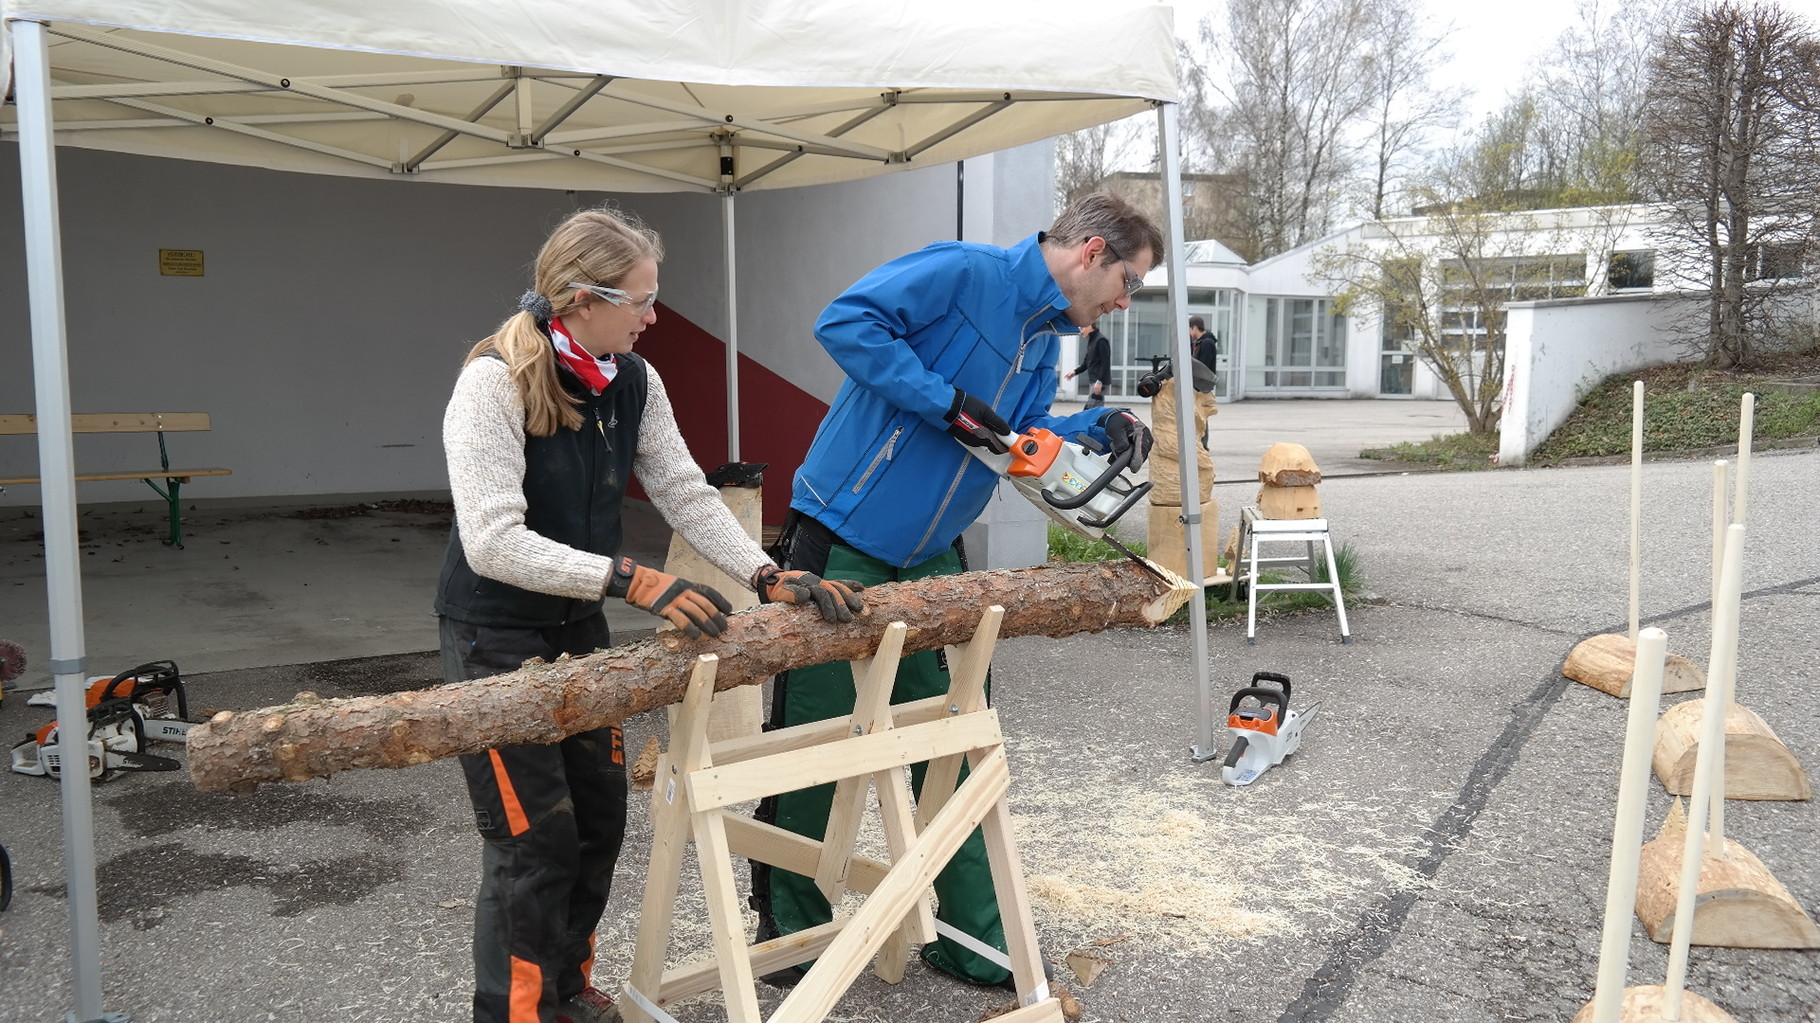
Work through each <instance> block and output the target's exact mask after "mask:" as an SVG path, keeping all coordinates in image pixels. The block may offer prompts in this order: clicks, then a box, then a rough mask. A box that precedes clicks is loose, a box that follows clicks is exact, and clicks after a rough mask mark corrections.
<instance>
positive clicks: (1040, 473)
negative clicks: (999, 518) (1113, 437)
mask: <svg viewBox="0 0 1820 1023" xmlns="http://www.w3.org/2000/svg"><path fill="white" fill-rule="evenodd" d="M999 442H1000V443H1002V444H1003V445H1004V446H1005V448H1006V450H1005V451H1003V452H994V451H992V450H991V449H989V448H983V447H969V448H968V449H967V450H968V451H970V452H972V454H973V457H975V458H977V459H979V460H980V461H982V462H984V463H986V465H987V467H988V468H990V469H991V470H992V471H993V472H996V473H998V474H999V476H1001V477H1003V478H1005V479H1008V480H1010V481H1011V482H1012V483H1014V484H1016V486H1017V489H1018V492H1019V493H1021V494H1023V495H1024V496H1025V497H1026V498H1028V499H1029V500H1030V503H1032V504H1034V505H1036V506H1037V507H1038V508H1041V509H1042V510H1043V511H1044V512H1045V513H1046V514H1047V515H1048V516H1049V517H1050V518H1052V519H1054V520H1055V521H1056V522H1058V523H1060V524H1061V525H1062V526H1064V527H1066V528H1067V529H1069V530H1072V531H1073V532H1075V533H1078V534H1080V535H1081V536H1084V537H1086V538H1088V539H1089V540H1101V541H1104V542H1105V543H1107V544H1110V545H1111V546H1112V547H1114V548H1116V549H1117V550H1118V551H1119V553H1121V554H1123V555H1125V556H1126V557H1127V558H1130V559H1131V560H1132V561H1135V562H1137V563H1138V564H1139V565H1141V566H1143V568H1144V570H1145V571H1146V572H1149V573H1150V574H1151V575H1154V576H1156V577H1157V578H1158V579H1163V575H1162V573H1161V572H1158V571H1157V570H1156V568H1155V567H1154V566H1152V565H1151V564H1150V562H1148V561H1145V560H1144V559H1143V558H1140V557H1138V556H1137V555H1136V554H1133V553H1132V552H1131V551H1130V550H1129V549H1127V548H1126V547H1125V545H1124V544H1122V543H1119V541H1118V539H1117V538H1115V537H1113V536H1110V535H1108V534H1107V530H1109V529H1111V528H1112V524H1113V523H1115V522H1117V521H1118V520H1119V519H1120V518H1122V517H1123V516H1124V514H1125V513H1126V512H1128V511H1130V510H1131V509H1132V508H1133V507H1135V506H1136V505H1137V503H1138V502H1139V501H1142V500H1143V499H1144V495H1146V494H1148V493H1150V488H1151V486H1152V484H1151V482H1150V481H1149V480H1142V481H1140V480H1138V479H1137V478H1136V477H1135V476H1134V475H1132V474H1131V473H1130V472H1129V471H1128V470H1130V468H1131V459H1132V457H1133V456H1134V455H1135V454H1136V453H1137V452H1136V449H1135V448H1126V449H1125V451H1124V452H1122V453H1121V454H1119V455H1118V456H1117V457H1113V456H1112V455H1110V454H1108V453H1106V449H1105V446H1104V445H1102V444H1100V443H1099V442H1098V441H1096V440H1094V439H1093V438H1092V437H1089V436H1088V435H1086V434H1084V433H1083V434H1079V435H1077V436H1076V437H1075V439H1074V440H1072V441H1069V440H1063V439H1062V437H1061V435H1060V434H1057V433H1055V432H1054V431H1051V430H1044V429H1040V428H1039V429H1032V430H1026V431H1025V432H1023V433H1021V434H1005V435H1004V436H1002V437H1000V438H999ZM1164 581H1165V582H1167V581H1168V580H1167V579H1164Z"/></svg>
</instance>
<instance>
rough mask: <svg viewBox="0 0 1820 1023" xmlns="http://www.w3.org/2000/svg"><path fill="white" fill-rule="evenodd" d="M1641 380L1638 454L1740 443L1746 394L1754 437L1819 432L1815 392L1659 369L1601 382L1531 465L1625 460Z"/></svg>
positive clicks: (1759, 379) (1688, 369) (1687, 369)
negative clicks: (1750, 396) (1751, 395)
mask: <svg viewBox="0 0 1820 1023" xmlns="http://www.w3.org/2000/svg"><path fill="white" fill-rule="evenodd" d="M1639 379H1640V380H1642V381H1643V450H1644V451H1645V452H1650V451H1658V452H1661V451H1685V450H1689V449H1694V448H1708V447H1719V446H1722V445H1726V444H1736V443H1737V441H1738V408H1739V404H1740V402H1741V401H1742V399H1743V396H1744V392H1746V391H1753V392H1755V393H1756V395H1757V408H1756V415H1755V422H1754V424H1753V429H1752V436H1753V438H1755V439H1756V440H1781V439H1786V438H1790V437H1811V436H1814V435H1816V434H1820V394H1787V393H1783V392H1780V391H1768V392H1765V391H1763V390H1761V387H1762V385H1763V384H1764V383H1766V382H1767V381H1768V379H1769V378H1768V377H1766V376H1764V375H1762V374H1753V373H1730V372H1720V371H1717V370H1710V369H1705V368H1702V367H1698V366H1658V367H1656V368H1654V369H1648V370H1644V371H1642V372H1640V373H1621V374H1616V375H1613V376H1609V377H1606V378H1605V379H1604V380H1602V381H1600V382H1599V385H1598V386H1597V387H1595V388H1594V389H1593V390H1592V392H1591V393H1590V394H1588V395H1587V396H1586V397H1585V398H1584V399H1583V400H1582V401H1581V402H1580V407H1579V408H1577V409H1575V410H1574V413H1573V414H1572V415H1570V416H1568V417H1567V421H1566V422H1565V423H1562V424H1561V426H1560V427H1559V428H1557V429H1556V430H1555V432H1554V433H1552V434H1549V436H1548V439H1547V440H1545V441H1543V442H1542V444H1541V445H1540V446H1539V447H1537V448H1536V450H1535V452H1534V453H1533V454H1531V455H1530V462H1531V464H1533V465H1559V464H1561V463H1562V462H1564V461H1566V460H1567V459H1570V458H1597V457H1625V456H1628V455H1629V454H1630V431H1631V423H1630V420H1631V384H1632V382H1633V381H1636V380H1639Z"/></svg>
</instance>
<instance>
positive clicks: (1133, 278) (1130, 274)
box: [1100, 238, 1144, 295]
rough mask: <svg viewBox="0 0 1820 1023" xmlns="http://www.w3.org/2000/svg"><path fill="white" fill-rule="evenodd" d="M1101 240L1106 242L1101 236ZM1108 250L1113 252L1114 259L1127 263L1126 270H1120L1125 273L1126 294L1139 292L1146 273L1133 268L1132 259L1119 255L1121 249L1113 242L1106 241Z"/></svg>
mask: <svg viewBox="0 0 1820 1023" xmlns="http://www.w3.org/2000/svg"><path fill="white" fill-rule="evenodd" d="M1100 241H1103V242H1106V239H1104V238H1101V239H1100ZM1106 251H1107V252H1110V253H1112V258H1113V259H1116V260H1118V261H1119V262H1121V263H1123V264H1125V268H1124V270H1122V271H1120V272H1121V273H1123V274H1124V275H1125V294H1127V295H1135V294H1137V290H1138V289H1139V288H1141V287H1143V286H1144V275H1143V274H1140V273H1136V272H1134V271H1133V270H1132V269H1131V260H1129V259H1126V258H1125V257H1124V256H1121V255H1119V250H1117V249H1115V248H1113V247H1112V243H1111V242H1106Z"/></svg>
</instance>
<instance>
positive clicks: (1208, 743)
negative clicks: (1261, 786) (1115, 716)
mask: <svg viewBox="0 0 1820 1023" xmlns="http://www.w3.org/2000/svg"><path fill="white" fill-rule="evenodd" d="M1156 112H1157V136H1158V138H1159V139H1160V140H1161V141H1162V147H1161V148H1162V155H1163V165H1162V167H1161V168H1160V169H1161V170H1162V172H1163V206H1164V208H1165V213H1166V214H1167V217H1168V220H1169V223H1168V225H1167V231H1168V235H1169V238H1168V242H1167V244H1168V246H1169V252H1168V253H1167V255H1168V262H1169V317H1168V319H1167V320H1165V321H1164V322H1165V323H1167V324H1168V326H1167V327H1166V328H1165V329H1167V330H1168V331H1169V332H1170V335H1171V336H1172V337H1174V338H1175V345H1174V348H1175V354H1174V355H1173V356H1172V357H1171V361H1172V362H1173V364H1174V365H1175V367H1176V371H1175V407H1176V417H1175V429H1176V450H1177V451H1180V452H1181V453H1182V458H1181V462H1182V537H1183V539H1184V540H1185V541H1186V543H1187V546H1188V560H1187V565H1188V575H1189V577H1190V579H1191V581H1192V582H1193V583H1194V584H1195V586H1196V587H1197V588H1198V589H1199V590H1200V591H1201V592H1200V594H1199V595H1198V596H1196V597H1192V598H1190V599H1189V601H1188V607H1189V612H1188V614H1189V623H1190V628H1189V630H1188V632H1189V635H1190V636H1192V637H1193V641H1194V678H1195V693H1196V695H1197V696H1198V698H1199V704H1200V705H1199V708H1198V711H1199V712H1198V713H1197V714H1196V725H1197V730H1196V732H1195V741H1194V746H1192V747H1191V748H1190V755H1191V756H1192V757H1193V758H1194V760H1195V762H1196V763H1199V762H1201V761H1204V760H1212V759H1213V758H1214V757H1216V756H1218V755H1219V750H1217V749H1215V748H1214V745H1213V684H1212V680H1211V678H1210V677H1209V667H1208V663H1207V599H1206V596H1207V580H1206V579H1205V578H1203V577H1202V575H1201V501H1200V497H1199V495H1200V493H1201V481H1200V479H1199V477H1200V465H1199V460H1198V459H1196V458H1195V457H1194V452H1195V451H1196V450H1197V449H1198V448H1199V447H1200V443H1201V442H1200V438H1198V437H1196V436H1195V435H1194V432H1195V431H1194V374H1193V373H1190V372H1188V367H1189V366H1190V363H1191V361H1192V360H1193V359H1194V350H1193V349H1192V348H1190V347H1189V341H1188V331H1187V330H1186V329H1184V328H1185V324H1187V322H1188V279H1187V266H1186V262H1187V258H1188V257H1187V240H1186V239H1185V238H1184V237H1183V233H1182V232H1183V231H1184V227H1183V219H1184V218H1183V216H1182V146H1181V139H1180V137H1179V134H1178V131H1177V128H1176V117H1177V113H1178V111H1177V108H1176V105H1175V104H1174V103H1159V104H1157V108H1156Z"/></svg>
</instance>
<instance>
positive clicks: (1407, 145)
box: [1363, 0, 1463, 220]
mask: <svg viewBox="0 0 1820 1023" xmlns="http://www.w3.org/2000/svg"><path fill="white" fill-rule="evenodd" d="M1370 16H1371V19H1372V26H1371V32H1370V37H1371V40H1372V45H1373V50H1372V52H1371V53H1370V54H1368V55H1367V56H1366V57H1365V59H1366V61H1367V68H1368V71H1369V77H1368V80H1367V83H1366V85H1367V89H1368V90H1369V95H1370V106H1369V108H1368V112H1369V116H1370V119H1371V128H1372V133H1371V139H1370V143H1369V156H1370V161H1371V163H1370V168H1371V181H1370V184H1369V186H1368V187H1369V199H1368V200H1367V201H1366V202H1365V203H1364V204H1363V205H1364V207H1365V208H1366V209H1368V210H1370V212H1371V217H1372V219H1373V220H1382V219H1384V217H1385V215H1386V213H1387V212H1388V210H1387V205H1388V204H1389V203H1390V202H1391V201H1392V198H1393V195H1394V194H1395V193H1397V192H1401V191H1402V190H1403V189H1402V187H1401V185H1400V184H1399V179H1400V178H1401V176H1402V175H1403V174H1404V173H1405V171H1407V170H1408V168H1407V166H1406V164H1407V162H1408V159H1409V158H1410V157H1411V156H1412V155H1414V154H1416V153H1418V152H1420V151H1421V150H1422V149H1423V147H1424V146H1425V145H1426V144H1427V142H1428V140H1429V138H1430V137H1431V135H1433V134H1434V133H1435V132H1438V131H1442V130H1447V129H1451V128H1453V127H1454V126H1455V125H1456V124H1458V123H1459V120H1460V116H1461V113H1462V111H1463V104H1462V102H1461V100H1462V97H1461V96H1460V94H1459V93H1458V92H1443V91H1441V90H1438V89H1437V88H1435V86H1434V85H1433V83H1432V82H1431V80H1430V77H1431V75H1432V74H1433V72H1434V70H1435V68H1436V67H1437V66H1438V65H1439V63H1440V62H1441V61H1442V60H1444V59H1445V53H1444V51H1443V50H1442V47H1443V45H1444V44H1445V42H1446V40H1447V35H1448V32H1447V30H1434V29H1431V28H1430V27H1429V23H1427V22H1425V21H1424V20H1423V18H1422V17H1421V14H1420V11H1419V9H1418V7H1417V6H1416V5H1415V4H1414V3H1411V2H1409V0H1386V2H1383V3H1381V4H1379V5H1377V6H1376V7H1375V8H1374V9H1373V10H1372V11H1371V13H1370Z"/></svg>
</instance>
